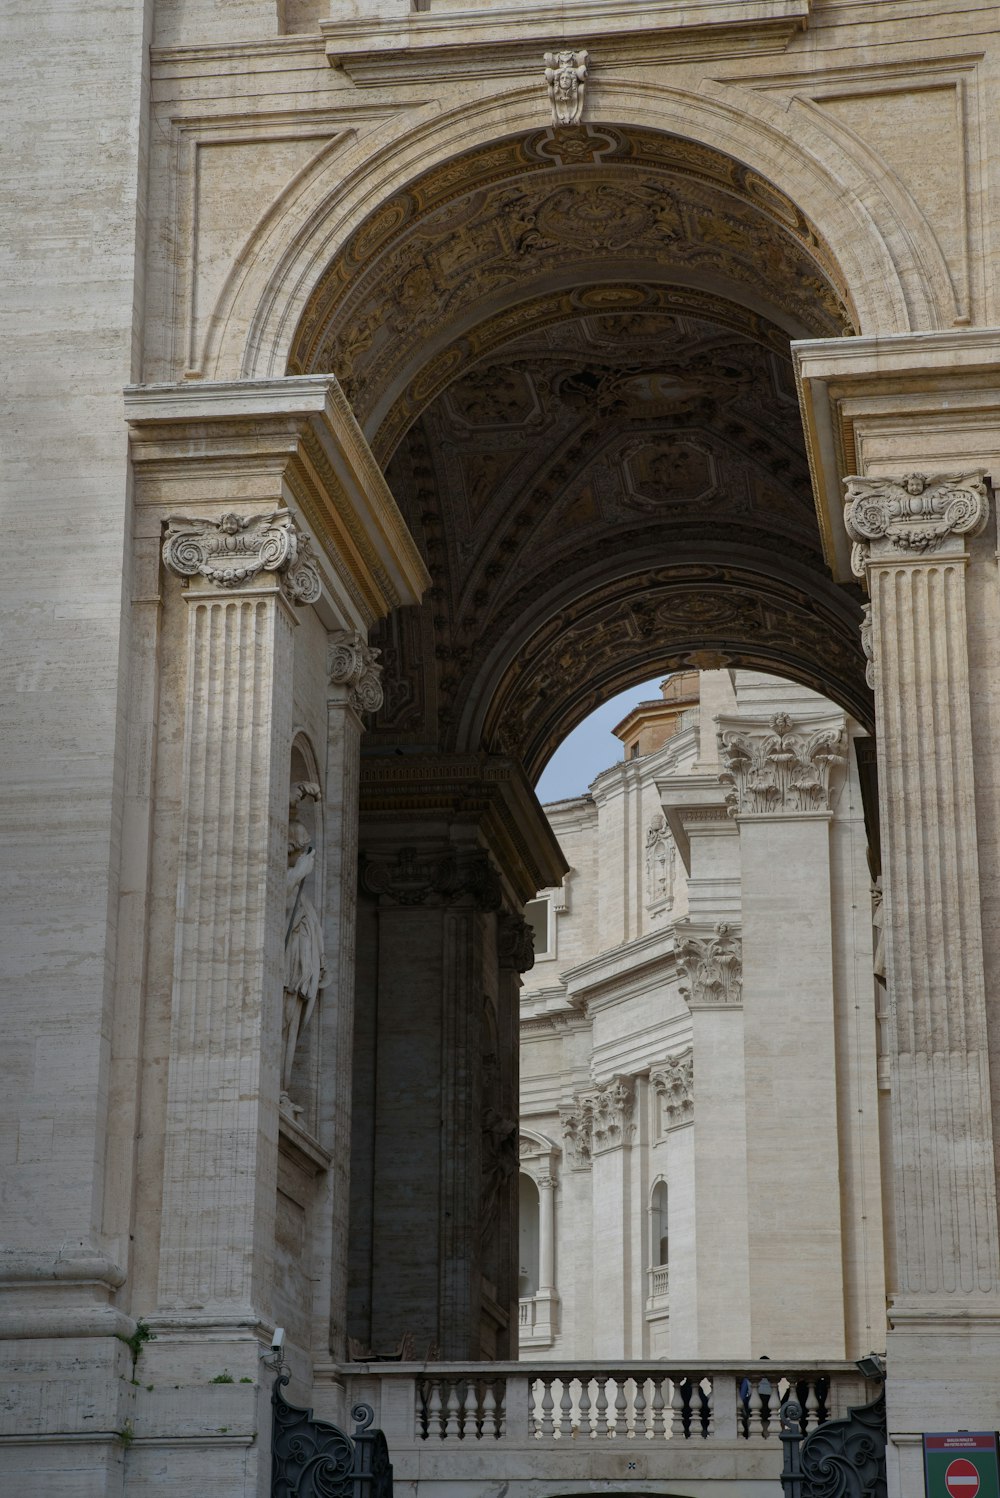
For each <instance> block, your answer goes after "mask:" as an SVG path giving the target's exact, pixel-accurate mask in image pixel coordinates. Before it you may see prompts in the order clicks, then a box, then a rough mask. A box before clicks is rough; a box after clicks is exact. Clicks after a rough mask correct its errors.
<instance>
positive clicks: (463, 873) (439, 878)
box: [361, 848, 502, 911]
mask: <svg viewBox="0 0 1000 1498" xmlns="http://www.w3.org/2000/svg"><path fill="white" fill-rule="evenodd" d="M361 885H362V888H363V889H365V890H366V891H367V892H368V894H370V895H380V896H384V897H385V898H386V899H389V900H391V901H393V903H394V904H396V905H433V904H440V905H453V904H457V903H458V902H459V901H460V900H463V899H469V900H471V902H472V904H473V906H474V907H475V908H476V909H477V910H484V911H488V910H498V909H499V908H500V902H501V898H502V888H501V884H500V876H499V874H498V873H497V871H496V869H495V868H494V867H493V865H492V863H491V862H490V859H489V855H488V854H487V853H486V852H485V851H484V850H482V849H479V848H473V849H462V850H457V851H455V852H447V853H438V854H429V855H424V856H421V854H420V853H419V852H418V850H417V849H416V848H400V849H399V852H398V853H397V854H396V856H395V858H385V857H377V856H376V857H370V856H368V855H362V859H361Z"/></svg>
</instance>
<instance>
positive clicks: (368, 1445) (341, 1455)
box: [271, 1373, 392, 1498]
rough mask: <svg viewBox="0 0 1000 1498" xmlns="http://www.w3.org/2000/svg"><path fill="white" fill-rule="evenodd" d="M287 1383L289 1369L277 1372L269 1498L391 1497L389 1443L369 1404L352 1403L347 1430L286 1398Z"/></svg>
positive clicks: (272, 1393) (273, 1398)
mask: <svg viewBox="0 0 1000 1498" xmlns="http://www.w3.org/2000/svg"><path fill="white" fill-rule="evenodd" d="M287 1383H288V1374H287V1373H279V1375H278V1377H277V1378H276V1379H275V1380H274V1388H273V1389H272V1391H271V1410H272V1414H273V1420H272V1426H271V1498H392V1463H391V1462H390V1460H389V1448H388V1447H387V1446H386V1443H385V1436H384V1435H383V1434H382V1432H381V1431H380V1430H372V1429H371V1423H372V1421H373V1420H374V1418H375V1411H374V1410H373V1409H372V1407H371V1405H369V1404H356V1405H355V1406H354V1407H353V1409H352V1410H351V1419H352V1420H353V1421H354V1433H353V1435H351V1436H349V1435H347V1433H346V1432H345V1431H342V1430H341V1429H340V1428H339V1427H338V1426H336V1425H331V1424H330V1423H329V1421H326V1420H317V1419H315V1418H314V1416H313V1412H312V1410H303V1409H298V1408H297V1407H296V1406H295V1405H294V1404H288V1403H286V1401H285V1398H284V1396H283V1394H282V1392H281V1390H282V1387H283V1385H285V1384H287Z"/></svg>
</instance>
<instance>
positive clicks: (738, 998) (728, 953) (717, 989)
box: [676, 921, 743, 1009]
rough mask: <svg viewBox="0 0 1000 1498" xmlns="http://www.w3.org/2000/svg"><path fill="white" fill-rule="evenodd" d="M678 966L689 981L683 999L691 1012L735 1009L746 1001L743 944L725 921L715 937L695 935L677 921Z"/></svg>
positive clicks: (720, 925)
mask: <svg viewBox="0 0 1000 1498" xmlns="http://www.w3.org/2000/svg"><path fill="white" fill-rule="evenodd" d="M676 936H677V966H678V968H679V969H680V972H681V974H682V975H683V977H684V978H685V980H686V982H685V983H683V984H682V985H681V989H680V993H681V998H682V999H683V1000H684V1002H685V1003H686V1004H687V1006H688V1008H689V1009H717V1008H720V1007H723V1006H730V1007H735V1006H737V1005H739V1004H742V1002H743V943H742V941H741V940H740V938H739V937H738V936H737V935H736V932H735V930H734V928H733V927H732V926H730V925H728V924H727V923H726V922H725V921H720V922H719V924H718V925H717V926H716V927H715V934H714V935H713V936H704V937H701V936H695V935H694V934H693V933H692V932H691V928H690V925H689V923H688V922H686V921H685V922H678V924H677V927H676Z"/></svg>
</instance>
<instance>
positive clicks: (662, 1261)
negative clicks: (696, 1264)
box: [649, 1181, 670, 1269]
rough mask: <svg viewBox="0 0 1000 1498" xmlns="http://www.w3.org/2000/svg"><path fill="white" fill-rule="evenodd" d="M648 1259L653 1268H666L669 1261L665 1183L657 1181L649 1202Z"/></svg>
mask: <svg viewBox="0 0 1000 1498" xmlns="http://www.w3.org/2000/svg"><path fill="white" fill-rule="evenodd" d="M649 1217H650V1239H651V1243H650V1260H651V1263H652V1265H653V1267H654V1268H661V1269H663V1268H666V1266H667V1265H668V1264H669V1263H670V1247H669V1235H668V1228H667V1183H666V1181H657V1182H656V1185H655V1186H654V1187H653V1191H652V1195H651V1197H650V1202H649Z"/></svg>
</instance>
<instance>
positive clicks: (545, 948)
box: [524, 898, 555, 958]
mask: <svg viewBox="0 0 1000 1498" xmlns="http://www.w3.org/2000/svg"><path fill="white" fill-rule="evenodd" d="M524 919H525V920H526V921H527V923H528V925H529V926H530V927H531V929H532V931H533V933H534V937H535V957H536V958H538V957H554V956H555V930H554V929H553V928H554V925H555V922H554V919H553V913H552V901H551V900H550V899H548V898H545V899H543V900H529V901H528V903H527V905H526V906H525V907H524Z"/></svg>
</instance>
